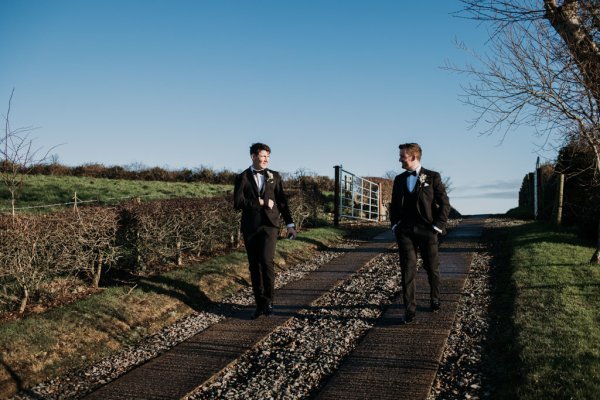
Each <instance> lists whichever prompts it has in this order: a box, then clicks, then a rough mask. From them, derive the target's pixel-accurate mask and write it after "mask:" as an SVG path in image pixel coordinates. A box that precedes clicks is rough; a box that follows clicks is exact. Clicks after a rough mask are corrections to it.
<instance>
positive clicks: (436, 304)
mask: <svg viewBox="0 0 600 400" xmlns="http://www.w3.org/2000/svg"><path fill="white" fill-rule="evenodd" d="M440 308H441V305H440V301H439V300H431V311H433V312H438V311H440Z"/></svg>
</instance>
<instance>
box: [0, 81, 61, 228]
mask: <svg viewBox="0 0 600 400" xmlns="http://www.w3.org/2000/svg"><path fill="white" fill-rule="evenodd" d="M14 93H15V90H14V89H13V90H12V92H11V93H10V98H9V100H8V111H7V112H6V115H5V116H4V136H3V137H2V138H0V181H2V183H3V184H4V185H6V188H7V189H8V192H9V193H10V200H11V208H12V215H13V218H14V216H15V201H16V198H17V195H18V193H19V191H20V190H21V188H22V186H23V183H24V182H25V177H26V176H27V174H28V173H29V172H30V171H31V169H32V168H33V166H34V165H35V164H40V163H42V162H44V160H45V159H46V158H47V157H48V154H49V153H50V151H51V150H52V149H54V147H53V148H51V149H49V150H48V151H47V152H46V153H45V154H44V155H43V156H40V152H41V149H40V148H37V149H36V148H34V146H33V139H32V138H31V137H30V134H31V131H32V130H33V129H34V128H33V127H24V128H17V129H13V128H12V127H11V126H10V111H11V104H12V98H13V95H14Z"/></svg>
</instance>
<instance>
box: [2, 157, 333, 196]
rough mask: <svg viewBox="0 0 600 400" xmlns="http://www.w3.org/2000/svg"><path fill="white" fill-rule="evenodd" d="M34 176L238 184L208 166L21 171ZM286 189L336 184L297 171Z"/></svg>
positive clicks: (89, 166) (228, 173)
mask: <svg viewBox="0 0 600 400" xmlns="http://www.w3.org/2000/svg"><path fill="white" fill-rule="evenodd" d="M7 169H10V166H7V165H6V162H0V171H2V170H7ZM21 172H23V173H27V174H31V175H53V176H77V177H88V178H106V179H126V180H142V181H162V182H204V183H214V184H231V185H233V183H234V181H235V176H236V175H237V174H238V173H237V172H233V171H230V170H227V169H224V170H221V171H215V170H213V169H211V168H207V167H199V168H194V169H189V168H183V169H179V170H168V169H165V168H160V167H143V166H130V167H121V166H118V165H117V166H105V165H103V164H98V163H89V164H84V165H79V166H76V167H68V166H65V165H62V164H58V163H52V164H38V165H34V166H33V167H31V168H29V169H27V171H21ZM283 176H284V179H285V183H286V186H287V187H294V188H299V187H301V186H302V185H304V184H305V182H306V181H309V182H314V183H316V184H317V185H318V186H319V187H320V188H321V190H325V191H333V188H334V181H333V180H332V179H331V178H329V177H327V176H315V175H314V174H310V173H306V172H305V171H302V170H300V171H298V172H296V173H295V174H288V173H284V174H283Z"/></svg>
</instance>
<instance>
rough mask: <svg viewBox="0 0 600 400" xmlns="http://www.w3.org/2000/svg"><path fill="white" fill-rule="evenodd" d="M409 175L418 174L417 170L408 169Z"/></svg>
mask: <svg viewBox="0 0 600 400" xmlns="http://www.w3.org/2000/svg"><path fill="white" fill-rule="evenodd" d="M408 174H409V175H412V176H417V171H408Z"/></svg>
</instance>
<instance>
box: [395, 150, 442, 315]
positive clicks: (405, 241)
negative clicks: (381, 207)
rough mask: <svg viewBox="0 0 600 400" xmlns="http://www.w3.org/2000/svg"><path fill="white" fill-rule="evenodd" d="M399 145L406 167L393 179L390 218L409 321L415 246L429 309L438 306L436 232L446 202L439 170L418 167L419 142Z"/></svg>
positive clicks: (414, 306) (412, 307) (412, 306)
mask: <svg viewBox="0 0 600 400" xmlns="http://www.w3.org/2000/svg"><path fill="white" fill-rule="evenodd" d="M399 147H400V162H401V163H402V168H404V169H405V170H406V171H405V172H403V173H402V174H400V175H398V176H396V178H395V179H394V187H393V189H392V202H391V204H390V222H391V225H392V230H393V231H394V233H395V235H396V241H397V243H398V251H399V253H400V270H401V272H402V296H403V300H404V307H405V314H404V322H405V323H410V322H412V321H413V320H414V318H415V313H416V309H417V302H416V300H415V291H416V285H415V277H416V274H417V249H419V250H420V253H421V258H422V259H423V268H424V269H425V271H427V278H428V281H429V287H430V306H431V310H432V311H434V312H435V311H438V310H439V309H440V271H439V264H440V261H439V257H438V235H439V234H443V233H444V232H445V227H446V221H447V220H448V213H449V212H450V202H449V200H448V195H447V194H446V189H445V187H444V184H443V183H442V178H441V176H440V174H439V173H437V172H435V171H430V170H427V169H425V168H423V167H421V154H422V150H421V146H419V145H418V144H416V143H405V144H401V145H400V146H399Z"/></svg>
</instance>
